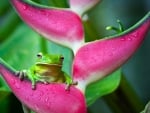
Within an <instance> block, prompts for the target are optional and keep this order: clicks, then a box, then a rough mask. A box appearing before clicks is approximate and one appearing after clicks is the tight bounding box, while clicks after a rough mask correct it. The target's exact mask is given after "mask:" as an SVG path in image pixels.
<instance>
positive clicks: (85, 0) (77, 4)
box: [70, 0, 100, 15]
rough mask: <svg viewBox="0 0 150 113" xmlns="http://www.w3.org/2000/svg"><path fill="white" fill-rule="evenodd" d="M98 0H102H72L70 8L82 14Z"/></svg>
mask: <svg viewBox="0 0 150 113" xmlns="http://www.w3.org/2000/svg"><path fill="white" fill-rule="evenodd" d="M98 2H100V0H70V8H71V9H72V10H73V11H75V12H76V13H78V14H79V15H82V14H83V13H85V12H86V11H87V10H89V9H91V8H92V7H94V6H95V5H96V4H97V3H98Z"/></svg>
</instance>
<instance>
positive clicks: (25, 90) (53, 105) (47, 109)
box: [0, 61, 86, 113]
mask: <svg viewBox="0 0 150 113" xmlns="http://www.w3.org/2000/svg"><path fill="white" fill-rule="evenodd" d="M0 74H2V75H3V77H4V79H5V81H6V82H7V84H8V85H9V87H10V88H11V90H12V91H13V93H14V94H15V95H16V97H17V98H18V99H19V100H20V101H21V102H22V103H23V104H25V105H26V106H28V107H29V108H30V109H32V110H33V111H35V112H36V113H86V103H85V100H84V96H83V94H82V93H81V92H80V90H78V89H76V88H75V87H73V86H72V87H71V88H70V90H69V91H66V90H65V84H49V85H45V84H40V83H38V84H37V88H36V90H32V88H31V82H29V81H27V80H24V81H20V79H19V78H18V77H16V76H15V73H14V72H13V71H11V70H10V69H8V68H7V67H6V66H5V65H3V64H2V63H1V61H0Z"/></svg>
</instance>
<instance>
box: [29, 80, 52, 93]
mask: <svg viewBox="0 0 150 113" xmlns="http://www.w3.org/2000/svg"><path fill="white" fill-rule="evenodd" d="M31 82H32V89H33V90H35V89H36V83H37V82H41V83H43V84H49V82H48V81H46V80H42V79H41V80H40V79H39V80H36V81H35V80H31Z"/></svg>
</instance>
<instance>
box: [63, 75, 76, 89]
mask: <svg viewBox="0 0 150 113" xmlns="http://www.w3.org/2000/svg"><path fill="white" fill-rule="evenodd" d="M64 76H65V78H66V81H65V83H66V87H65V90H69V89H70V86H72V85H77V84H78V82H77V81H73V80H72V78H71V77H70V76H69V75H67V74H66V73H64Z"/></svg>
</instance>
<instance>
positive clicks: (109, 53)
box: [73, 12, 150, 89]
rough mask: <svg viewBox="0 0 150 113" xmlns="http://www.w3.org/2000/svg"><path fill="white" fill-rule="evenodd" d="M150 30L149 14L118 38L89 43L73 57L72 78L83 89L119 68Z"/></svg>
mask: <svg viewBox="0 0 150 113" xmlns="http://www.w3.org/2000/svg"><path fill="white" fill-rule="evenodd" d="M149 29H150V12H149V13H148V14H147V15H146V16H145V18H144V19H143V20H142V21H140V23H138V24H137V25H136V26H135V27H134V28H132V29H130V30H128V31H126V32H124V33H123V34H121V35H119V36H114V37H111V38H106V39H102V40H97V41H94V42H90V43H87V44H85V45H84V46H83V47H81V48H80V49H79V50H78V52H77V54H76V55H75V59H74V63H73V78H74V80H75V81H79V86H78V87H79V88H82V89H84V88H85V86H86V85H87V84H89V83H92V82H94V81H97V80H99V79H101V78H103V77H104V76H106V75H108V74H109V73H111V72H113V71H114V70H116V69H117V68H119V67H120V66H121V65H122V64H123V63H125V62H126V61H127V60H128V59H129V58H130V57H131V56H132V55H133V53H134V52H135V51H136V50H137V49H138V48H139V47H140V45H141V44H142V42H143V40H144V38H145V35H146V33H147V32H148V31H149Z"/></svg>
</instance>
